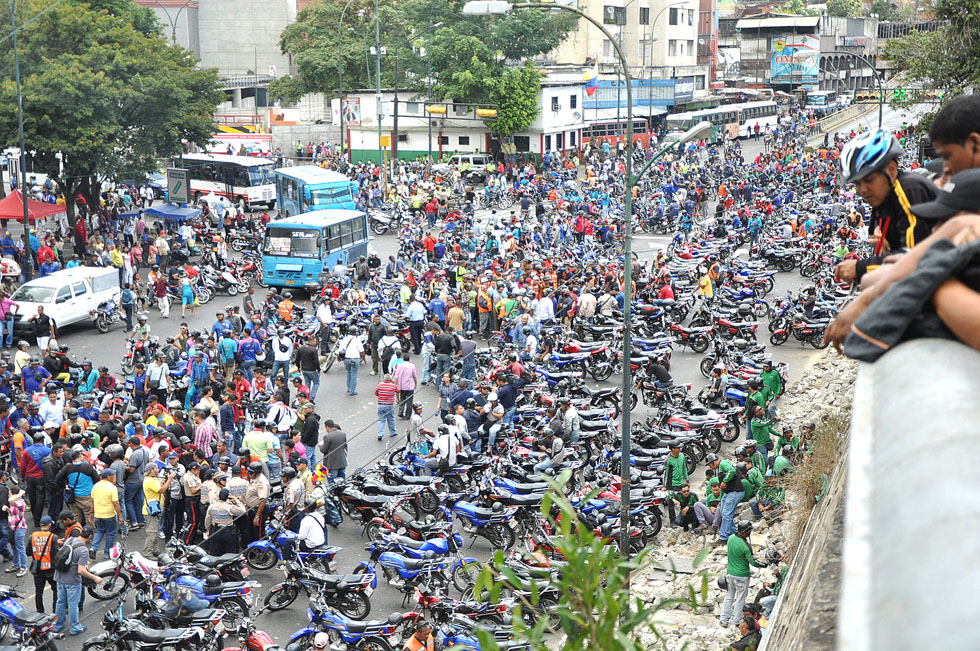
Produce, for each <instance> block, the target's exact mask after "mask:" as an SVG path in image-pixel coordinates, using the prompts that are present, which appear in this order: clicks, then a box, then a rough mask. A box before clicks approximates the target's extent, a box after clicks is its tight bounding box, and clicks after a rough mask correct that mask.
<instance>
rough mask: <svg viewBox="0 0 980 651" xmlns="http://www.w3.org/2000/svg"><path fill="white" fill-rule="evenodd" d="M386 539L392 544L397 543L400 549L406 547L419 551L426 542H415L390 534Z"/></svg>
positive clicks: (411, 539) (412, 539)
mask: <svg viewBox="0 0 980 651" xmlns="http://www.w3.org/2000/svg"><path fill="white" fill-rule="evenodd" d="M388 539H389V540H391V542H393V543H397V544H398V545H400V546H402V547H408V548H409V549H421V548H422V545H424V544H425V543H426V542H427V541H425V540H415V539H414V538H409V537H408V536H399V535H398V534H390V535H389V536H388Z"/></svg>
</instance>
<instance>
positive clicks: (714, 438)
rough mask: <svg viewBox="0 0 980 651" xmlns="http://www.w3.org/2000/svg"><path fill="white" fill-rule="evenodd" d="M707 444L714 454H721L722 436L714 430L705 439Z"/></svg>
mask: <svg viewBox="0 0 980 651" xmlns="http://www.w3.org/2000/svg"><path fill="white" fill-rule="evenodd" d="M705 444H706V445H707V447H708V449H709V450H711V452H713V453H714V454H718V453H719V452H721V436H720V435H718V434H716V433H715V432H714V430H712V431H711V433H710V434H708V435H707V436H706V437H705Z"/></svg>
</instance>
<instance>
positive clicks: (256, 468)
mask: <svg viewBox="0 0 980 651" xmlns="http://www.w3.org/2000/svg"><path fill="white" fill-rule="evenodd" d="M248 474H250V475H259V474H262V463H261V462H259V461H253V462H252V463H250V464H248Z"/></svg>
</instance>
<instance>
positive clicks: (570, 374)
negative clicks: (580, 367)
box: [548, 371, 582, 378]
mask: <svg viewBox="0 0 980 651" xmlns="http://www.w3.org/2000/svg"><path fill="white" fill-rule="evenodd" d="M548 375H550V376H551V377H552V378H577V377H582V374H581V373H579V372H578V371H554V372H549V373H548Z"/></svg>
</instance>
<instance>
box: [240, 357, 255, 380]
mask: <svg viewBox="0 0 980 651" xmlns="http://www.w3.org/2000/svg"><path fill="white" fill-rule="evenodd" d="M238 368H240V369H242V375H244V376H245V379H246V380H248V381H249V383H251V382H252V380H254V379H255V360H254V359H248V360H245V361H243V362H242V363H241V364H239V365H238Z"/></svg>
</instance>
